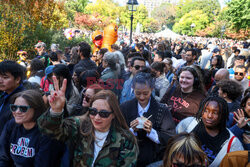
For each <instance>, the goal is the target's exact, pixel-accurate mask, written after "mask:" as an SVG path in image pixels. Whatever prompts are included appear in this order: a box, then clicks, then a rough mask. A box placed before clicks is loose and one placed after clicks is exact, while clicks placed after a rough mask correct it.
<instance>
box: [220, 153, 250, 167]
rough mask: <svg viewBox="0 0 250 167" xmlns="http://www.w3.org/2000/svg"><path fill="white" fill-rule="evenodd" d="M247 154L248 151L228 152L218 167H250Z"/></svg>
mask: <svg viewBox="0 0 250 167" xmlns="http://www.w3.org/2000/svg"><path fill="white" fill-rule="evenodd" d="M248 154H250V153H248V151H234V152H230V153H228V154H227V155H226V156H225V157H224V158H223V160H222V162H221V164H220V167H250V163H249V160H248Z"/></svg>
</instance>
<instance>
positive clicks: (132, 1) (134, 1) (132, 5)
mask: <svg viewBox="0 0 250 167" xmlns="http://www.w3.org/2000/svg"><path fill="white" fill-rule="evenodd" d="M127 4H128V10H129V11H131V16H130V20H131V25H130V45H131V44H132V42H133V40H132V33H133V19H134V16H133V12H134V11H136V6H137V5H138V2H137V0H129V1H128V3H127Z"/></svg>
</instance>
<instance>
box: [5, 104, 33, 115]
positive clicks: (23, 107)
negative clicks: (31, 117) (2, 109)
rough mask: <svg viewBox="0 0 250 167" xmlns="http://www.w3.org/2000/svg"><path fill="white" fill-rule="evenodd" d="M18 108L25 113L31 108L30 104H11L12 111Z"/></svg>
mask: <svg viewBox="0 0 250 167" xmlns="http://www.w3.org/2000/svg"><path fill="white" fill-rule="evenodd" d="M18 108H19V111H20V112H23V113H25V112H27V111H28V109H29V108H30V106H20V105H15V104H10V110H11V111H12V112H16V111H17V109H18Z"/></svg>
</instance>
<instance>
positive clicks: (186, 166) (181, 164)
mask: <svg viewBox="0 0 250 167" xmlns="http://www.w3.org/2000/svg"><path fill="white" fill-rule="evenodd" d="M172 164H173V166H174V167H204V166H203V165H197V164H194V165H185V164H184V163H172Z"/></svg>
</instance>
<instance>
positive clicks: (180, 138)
mask: <svg viewBox="0 0 250 167" xmlns="http://www.w3.org/2000/svg"><path fill="white" fill-rule="evenodd" d="M207 162H208V158H207V155H206V154H205V153H204V151H203V150H202V149H201V144H200V142H199V140H198V139H197V138H196V137H195V135H194V134H192V133H190V134H189V133H181V134H178V135H176V136H174V137H173V138H171V139H170V140H169V142H168V144H167V149H166V152H165V155H164V158H163V167H206V166H207Z"/></svg>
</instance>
